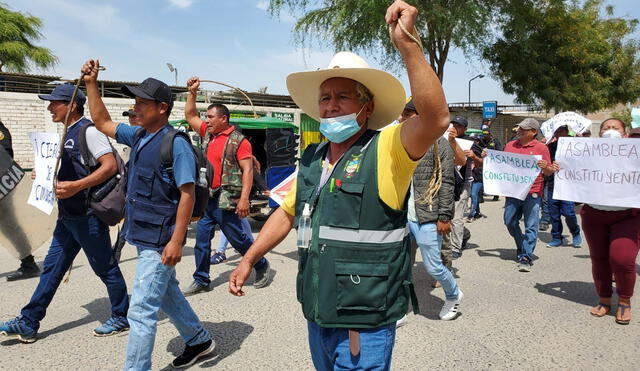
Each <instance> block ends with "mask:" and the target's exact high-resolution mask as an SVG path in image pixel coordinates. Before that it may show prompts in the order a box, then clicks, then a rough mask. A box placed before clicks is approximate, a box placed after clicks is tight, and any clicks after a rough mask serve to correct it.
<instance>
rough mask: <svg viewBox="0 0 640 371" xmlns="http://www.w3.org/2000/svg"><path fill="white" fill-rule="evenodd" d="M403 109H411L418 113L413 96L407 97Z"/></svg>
mask: <svg viewBox="0 0 640 371" xmlns="http://www.w3.org/2000/svg"><path fill="white" fill-rule="evenodd" d="M404 110H407V111H413V112H415V113H418V110H417V109H416V106H414V105H413V98H411V99H409V101H408V102H407V104H405V105H404Z"/></svg>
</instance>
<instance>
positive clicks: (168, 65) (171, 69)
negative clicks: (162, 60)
mask: <svg viewBox="0 0 640 371" xmlns="http://www.w3.org/2000/svg"><path fill="white" fill-rule="evenodd" d="M167 67H169V71H171V72H175V74H176V86H178V69H177V68H175V67H173V65H172V64H171V63H167Z"/></svg>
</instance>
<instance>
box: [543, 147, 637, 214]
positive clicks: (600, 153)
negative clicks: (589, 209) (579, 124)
mask: <svg viewBox="0 0 640 371" xmlns="http://www.w3.org/2000/svg"><path fill="white" fill-rule="evenodd" d="M556 162H557V163H558V165H560V171H559V172H557V173H556V175H555V182H554V188H553V198H554V199H556V200H566V201H575V202H584V203H589V204H596V205H605V206H619V207H636V208H640V192H639V191H638V190H640V140H638V139H603V138H571V137H564V138H560V139H559V140H558V150H557V152H556Z"/></svg>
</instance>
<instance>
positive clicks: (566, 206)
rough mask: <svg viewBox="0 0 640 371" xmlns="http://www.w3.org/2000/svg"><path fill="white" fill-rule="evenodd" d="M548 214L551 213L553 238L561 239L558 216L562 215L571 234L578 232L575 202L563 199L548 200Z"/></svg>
mask: <svg viewBox="0 0 640 371" xmlns="http://www.w3.org/2000/svg"><path fill="white" fill-rule="evenodd" d="M549 201H550V202H549V214H550V215H551V237H552V238H553V239H554V240H560V239H562V219H561V218H560V216H564V220H565V221H566V222H567V227H569V231H571V235H572V236H576V235H579V234H580V226H579V225H578V218H577V217H576V212H575V210H574V206H575V204H574V203H573V202H572V201H563V200H555V199H553V198H552V199H551V200H549Z"/></svg>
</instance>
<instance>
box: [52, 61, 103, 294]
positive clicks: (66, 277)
mask: <svg viewBox="0 0 640 371" xmlns="http://www.w3.org/2000/svg"><path fill="white" fill-rule="evenodd" d="M104 70H106V68H105V67H103V66H100V67H98V71H104ZM84 75H85V73H84V72H83V73H81V74H80V78H78V81H77V82H76V87H75V88H74V89H73V94H71V99H70V100H69V104H68V106H67V113H66V115H65V116H64V121H63V122H62V123H63V125H64V128H63V129H62V139H61V140H60V145H59V146H58V156H57V158H56V167H55V170H54V171H53V193H54V194H55V191H56V183H58V170H60V160H61V159H62V150H63V149H64V142H65V141H66V140H67V131H68V130H69V116H71V107H72V106H73V102H75V101H76V98H77V97H78V89H79V88H80V84H82V79H83V78H84ZM72 269H73V262H71V264H70V265H69V270H68V271H67V273H66V274H65V275H64V279H63V280H62V282H64V283H69V278H70V277H71V270H72Z"/></svg>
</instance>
